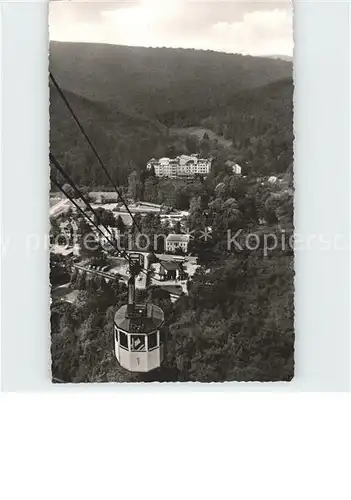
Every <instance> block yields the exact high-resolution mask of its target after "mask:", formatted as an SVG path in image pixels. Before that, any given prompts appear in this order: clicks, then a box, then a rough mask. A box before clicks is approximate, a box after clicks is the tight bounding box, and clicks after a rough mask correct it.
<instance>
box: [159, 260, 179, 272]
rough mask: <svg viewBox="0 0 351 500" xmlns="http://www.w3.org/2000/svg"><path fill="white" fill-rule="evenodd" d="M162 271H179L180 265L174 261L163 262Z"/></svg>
mask: <svg viewBox="0 0 351 500" xmlns="http://www.w3.org/2000/svg"><path fill="white" fill-rule="evenodd" d="M161 269H165V270H167V271H175V270H177V269H178V270H179V264H178V263H177V262H174V261H165V262H162V266H161Z"/></svg>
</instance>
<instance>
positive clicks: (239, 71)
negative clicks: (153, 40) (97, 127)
mask: <svg viewBox="0 0 351 500" xmlns="http://www.w3.org/2000/svg"><path fill="white" fill-rule="evenodd" d="M50 69H51V70H52V71H53V73H54V74H55V75H56V76H57V79H58V80H59V83H60V84H61V85H62V86H63V87H64V88H65V89H67V90H70V91H72V92H74V93H76V94H78V95H80V96H83V97H86V98H88V99H92V100H94V101H97V102H107V103H108V104H109V106H112V105H115V106H118V108H119V109H122V110H123V109H124V110H133V111H136V112H138V113H141V114H144V115H147V116H149V117H153V118H155V119H157V117H158V115H159V114H162V113H165V112H168V111H170V112H171V111H176V110H183V109H190V108H192V107H198V108H204V107H210V108H211V109H212V108H216V107H218V106H221V105H226V104H227V102H228V98H230V97H231V96H233V95H234V94H236V93H237V92H239V91H241V90H246V89H251V88H257V87H260V86H262V85H266V84H268V83H270V82H273V81H276V80H279V79H283V78H287V77H290V76H291V74H292V63H291V62H287V61H282V60H275V59H269V58H261V57H251V56H243V55H240V54H225V53H221V52H213V51H209V50H192V49H168V48H145V47H126V46H117V45H104V44H91V43H62V42H51V44H50Z"/></svg>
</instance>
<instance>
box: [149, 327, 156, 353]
mask: <svg viewBox="0 0 351 500" xmlns="http://www.w3.org/2000/svg"><path fill="white" fill-rule="evenodd" d="M147 343H148V346H147V347H148V351H151V350H152V349H155V348H156V347H157V332H154V333H150V335H149V336H148V338H147Z"/></svg>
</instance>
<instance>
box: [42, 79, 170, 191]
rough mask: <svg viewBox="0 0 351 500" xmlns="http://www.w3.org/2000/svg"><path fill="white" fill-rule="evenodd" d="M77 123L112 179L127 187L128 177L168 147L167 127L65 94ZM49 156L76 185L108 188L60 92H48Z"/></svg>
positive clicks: (68, 93)
mask: <svg viewBox="0 0 351 500" xmlns="http://www.w3.org/2000/svg"><path fill="white" fill-rule="evenodd" d="M65 95H66V98H67V100H68V101H69V103H70V105H71V106H72V108H73V110H74V112H75V113H76V115H77V116H78V118H79V121H80V122H81V124H82V125H83V127H84V128H85V130H86V132H87V133H88V135H89V137H90V139H91V140H92V142H93V144H94V146H95V147H96V148H97V150H98V151H99V154H100V155H101V157H102V159H103V161H104V162H105V164H106V166H107V167H108V169H109V171H110V173H111V174H112V176H113V178H114V180H115V182H117V183H120V184H123V183H124V182H125V181H126V178H127V173H128V171H130V170H133V169H134V168H136V167H140V168H141V167H143V166H144V165H145V161H147V159H148V158H150V157H151V156H153V155H154V153H155V149H157V147H158V146H160V147H161V146H162V145H163V144H166V143H167V138H166V132H165V127H164V126H162V125H161V124H159V123H158V122H155V121H151V120H149V119H147V118H145V117H144V116H142V115H138V114H136V113H133V112H132V111H128V112H127V111H121V110H119V108H118V107H117V106H115V105H114V106H108V105H106V104H104V103H98V102H96V101H91V100H89V99H86V98H84V97H81V96H78V95H76V94H74V93H73V92H68V91H66V92H65ZM50 141H51V151H52V153H53V154H55V155H56V156H57V157H58V158H59V159H60V160H61V161H63V163H64V165H65V167H66V168H67V171H68V173H69V174H70V175H72V176H73V178H74V180H75V181H76V182H77V183H79V184H81V185H85V186H92V187H93V186H95V187H96V186H102V185H107V184H108V179H107V178H106V176H105V174H104V172H103V171H102V169H101V167H100V166H99V165H98V163H97V161H96V159H95V158H94V156H93V153H92V151H91V150H90V148H89V146H88V144H87V142H86V141H85V139H84V137H83V136H82V133H81V132H80V130H79V129H78V127H77V125H76V123H75V122H74V120H73V118H72V116H71V115H70V113H69V111H68V109H67V108H66V106H65V104H64V102H63V101H62V99H61V97H60V95H59V94H58V92H57V90H56V89H55V88H54V87H52V86H50Z"/></svg>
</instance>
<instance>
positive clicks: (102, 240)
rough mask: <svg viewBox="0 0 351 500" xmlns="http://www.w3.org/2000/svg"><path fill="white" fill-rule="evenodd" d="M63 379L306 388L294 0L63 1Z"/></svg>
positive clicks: (57, 45) (56, 330)
mask: <svg viewBox="0 0 351 500" xmlns="http://www.w3.org/2000/svg"><path fill="white" fill-rule="evenodd" d="M49 33H50V46H49V51H50V53H49V70H48V79H49V82H48V84H49V88H50V162H49V163H50V182H49V220H50V283H51V289H50V295H51V305H50V309H51V311H50V324H51V334H50V335H51V376H52V382H53V383H55V384H65V383H73V384H79V383H97V382H103V383H113V382H120V383H122V382H134V383H135V382H169V383H170V382H201V383H212V382H221V383H222V382H280V381H284V382H290V381H291V380H292V379H293V378H294V339H295V332H294V225H293V222H294V154H293V142H294V134H293V94H294V82H293V7H292V3H291V1H290V0H280V1H274V2H269V1H251V0H241V1H236V0H231V1H226V0H223V1H221V0H204V1H198V0H130V1H128V0H124V1H110V2H105V1H98V0H95V1H83V0H82V1H61V0H55V1H54V0H52V1H51V2H50V4H49Z"/></svg>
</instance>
